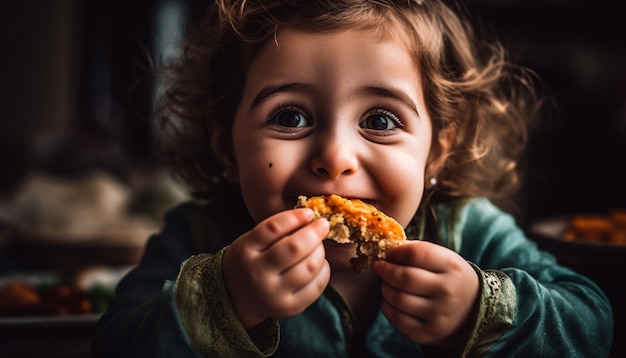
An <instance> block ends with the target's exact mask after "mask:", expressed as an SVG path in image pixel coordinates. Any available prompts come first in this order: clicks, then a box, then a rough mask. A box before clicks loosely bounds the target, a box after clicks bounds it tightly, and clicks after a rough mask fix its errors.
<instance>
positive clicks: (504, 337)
mask: <svg viewBox="0 0 626 358" xmlns="http://www.w3.org/2000/svg"><path fill="white" fill-rule="evenodd" d="M455 221H456V223H457V225H456V227H457V228H460V230H457V236H459V235H460V237H459V238H458V239H457V242H460V254H461V255H462V256H463V257H464V258H466V259H467V260H468V261H470V262H473V263H474V264H475V269H476V270H477V272H478V273H479V277H480V278H481V281H482V283H481V300H480V304H479V309H478V320H477V323H476V325H475V327H474V331H473V333H472V337H471V338H470V341H469V342H468V346H467V347H466V353H467V356H481V357H490V356H491V357H521V356H524V357H526V356H527V357H606V356H608V352H609V350H610V348H611V343H612V337H613V318H612V311H611V306H610V303H609V301H608V299H607V297H606V296H605V295H604V293H603V292H602V290H601V289H600V288H599V287H598V286H597V285H596V284H595V283H594V282H592V281H591V280H589V279H588V278H586V277H584V276H582V275H580V274H578V273H576V272H574V271H572V270H570V269H568V268H566V267H563V266H561V265H559V264H558V263H557V262H556V260H555V258H554V256H552V255H551V254H549V253H547V252H544V251H541V250H539V249H538V248H537V245H536V244H535V243H534V242H533V241H531V240H529V239H528V238H527V237H526V236H525V234H524V232H523V231H522V230H521V229H520V228H519V227H518V226H517V225H516V224H515V220H514V219H513V217H512V216H510V215H508V214H506V213H504V212H502V211H500V210H499V209H498V208H497V207H495V206H494V205H493V204H491V203H490V202H489V201H487V200H484V199H479V200H474V201H472V202H470V203H469V204H468V205H467V206H466V207H465V209H464V210H463V211H462V212H461V214H460V216H459V217H457V218H456V220H455Z"/></svg>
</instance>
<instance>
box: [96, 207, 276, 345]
mask: <svg viewBox="0 0 626 358" xmlns="http://www.w3.org/2000/svg"><path fill="white" fill-rule="evenodd" d="M192 210H193V204H183V205H181V206H179V207H177V208H175V209H174V210H172V211H171V212H169V213H168V214H167V216H166V218H165V226H164V229H163V230H162V231H161V232H160V233H158V234H155V235H153V236H152V237H151V238H150V239H149V241H148V243H147V245H146V248H145V252H144V254H143V257H142V259H141V262H140V263H139V264H138V265H137V266H136V267H135V268H133V269H132V270H131V271H130V272H129V273H128V274H127V275H126V276H125V277H124V278H123V279H122V280H121V281H120V282H119V284H118V285H117V287H116V296H115V299H114V301H113V302H112V304H111V306H110V307H109V309H108V310H107V311H106V312H105V313H104V315H103V316H102V317H101V318H100V320H99V322H98V327H97V329H96V333H95V335H94V338H93V341H92V342H93V343H92V356H93V357H202V356H220V352H224V350H229V351H230V352H241V354H240V355H238V356H254V355H257V356H262V355H263V353H262V352H261V351H259V350H258V349H256V346H255V344H254V342H253V341H252V339H251V338H250V335H249V334H248V333H247V332H246V331H245V330H243V328H242V327H241V324H240V323H239V320H237V319H236V316H234V313H233V312H232V307H231V306H230V303H229V301H228V298H227V294H226V292H225V290H224V283H223V280H222V279H221V277H222V275H221V253H222V252H219V253H217V254H208V253H204V254H198V255H195V254H196V252H195V250H194V245H193V244H192V239H191V229H190V228H191V225H190V224H191V223H190V217H191V211H192ZM181 268H182V270H181ZM177 290H180V292H177ZM194 290H196V292H195V294H194V292H193V291H194ZM199 290H201V291H199ZM200 293H201V294H200ZM186 294H194V296H191V297H185V295H186ZM215 302H221V305H220V306H219V307H217V306H215ZM218 308H219V309H218ZM194 314H195V316H194ZM190 317H191V318H190ZM183 322H185V323H183ZM272 323H273V322H268V323H267V326H263V327H259V330H258V331H257V332H261V333H258V334H257V335H256V336H255V338H257V337H261V338H257V340H258V341H261V342H265V341H264V339H265V337H264V335H263V334H264V333H265V331H263V329H264V328H266V329H268V332H273V331H271V329H273V328H276V331H277V327H275V326H274V325H272ZM197 327H202V329H201V330H198V329H197ZM186 328H187V329H193V331H190V332H191V334H190V332H188V331H187V330H186ZM222 332H230V334H229V335H224V334H223V333H222ZM253 333H255V332H251V334H253ZM198 334H200V337H199V336H198ZM233 334H237V335H238V336H237V337H235V336H234V335H233ZM270 336H271V337H274V336H272V335H271V334H270ZM276 336H277V333H276ZM190 337H191V338H192V339H190ZM198 342H200V343H201V345H200V346H199V348H200V349H197V348H198V346H195V345H194V343H196V344H197V343H198ZM233 342H235V343H233ZM269 347H270V348H265V349H267V350H271V349H272V347H273V346H271V345H270V346H269ZM220 350H221V351H220ZM237 350H240V351H237ZM250 352H254V353H255V354H250Z"/></svg>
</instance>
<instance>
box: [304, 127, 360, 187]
mask: <svg viewBox="0 0 626 358" xmlns="http://www.w3.org/2000/svg"><path fill="white" fill-rule="evenodd" d="M310 168H311V171H312V172H313V174H315V175H316V176H318V177H322V178H325V179H337V178H339V177H340V176H342V175H351V174H354V173H355V172H356V171H357V170H358V169H359V160H358V155H357V150H356V148H355V147H354V146H353V145H352V144H351V143H350V141H349V140H348V138H341V137H340V136H338V135H333V136H326V137H325V138H322V139H321V140H319V141H317V143H316V150H315V151H314V155H313V158H312V160H311V164H310Z"/></svg>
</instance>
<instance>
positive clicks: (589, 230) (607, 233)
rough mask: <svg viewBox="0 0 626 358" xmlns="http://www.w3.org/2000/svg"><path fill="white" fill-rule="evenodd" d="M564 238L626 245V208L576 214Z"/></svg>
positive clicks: (569, 223)
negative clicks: (602, 212) (605, 212)
mask: <svg viewBox="0 0 626 358" xmlns="http://www.w3.org/2000/svg"><path fill="white" fill-rule="evenodd" d="M563 238H564V239H565V240H568V241H581V242H594V243H610V244H617V245H626V209H613V210H610V211H609V212H608V214H577V215H574V216H572V217H571V219H570V220H569V222H568V225H567V227H566V228H565V231H564V232H563Z"/></svg>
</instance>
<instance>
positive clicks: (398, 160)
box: [377, 154, 426, 226]
mask: <svg viewBox="0 0 626 358" xmlns="http://www.w3.org/2000/svg"><path fill="white" fill-rule="evenodd" d="M425 160H426V159H425V158H424V159H423V160H422V159H421V157H415V156H411V155H401V154H398V155H395V156H393V157H391V158H389V160H388V161H386V164H387V165H386V166H384V168H383V167H381V168H380V169H381V170H379V171H378V174H377V176H378V180H377V182H378V185H379V186H380V188H381V189H382V190H383V191H384V193H385V196H386V197H387V198H388V199H389V203H388V204H387V205H388V206H389V208H388V209H387V210H388V212H387V214H388V215H391V216H392V217H393V218H394V219H396V220H397V221H398V222H399V223H400V224H401V225H402V226H406V225H407V224H408V223H409V222H410V221H411V219H412V218H413V216H414V215H415V213H416V211H417V209H418V207H419V205H420V202H421V200H422V196H423V192H424V168H425V164H424V162H425ZM382 209H383V210H385V208H384V207H383V208H382Z"/></svg>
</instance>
